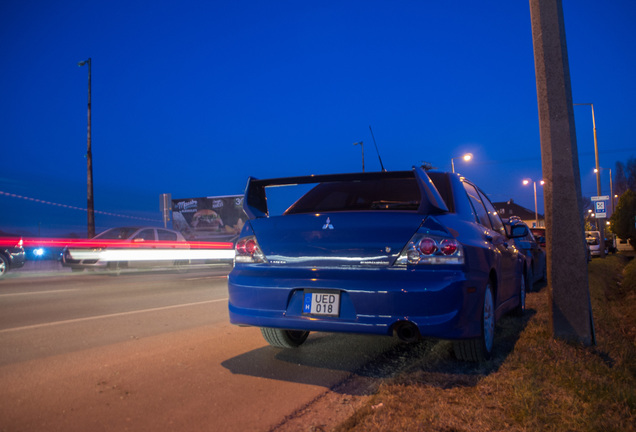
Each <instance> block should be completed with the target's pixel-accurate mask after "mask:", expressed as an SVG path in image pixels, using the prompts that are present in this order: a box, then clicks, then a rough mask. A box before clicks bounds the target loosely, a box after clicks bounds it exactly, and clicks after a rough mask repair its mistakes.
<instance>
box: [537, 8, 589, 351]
mask: <svg viewBox="0 0 636 432" xmlns="http://www.w3.org/2000/svg"><path fill="white" fill-rule="evenodd" d="M530 18H531V21H532V39H533V46H534V62H535V73H536V80H537V102H538V108H539V129H540V136H541V165H542V170H543V178H544V180H545V184H544V203H545V222H546V239H547V242H546V251H547V264H548V289H549V290H550V300H551V307H552V332H553V336H554V337H555V338H557V339H563V340H567V341H570V342H575V343H582V344H584V345H592V344H594V343H595V337H594V322H593V319H592V308H591V304H590V292H589V283H588V277H587V255H586V246H585V237H584V224H583V200H582V195H581V177H580V172H579V163H578V160H579V158H578V150H577V145H576V131H575V127H574V110H573V106H572V89H571V85H570V69H569V64H568V57H567V46H566V40H565V25H564V20H563V5H562V3H561V0H530Z"/></svg>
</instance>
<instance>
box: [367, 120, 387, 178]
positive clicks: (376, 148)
mask: <svg viewBox="0 0 636 432" xmlns="http://www.w3.org/2000/svg"><path fill="white" fill-rule="evenodd" d="M369 130H370V131H371V138H373V144H374V145H375V152H376V153H377V154H378V159H379V160H380V167H381V168H382V171H383V172H386V170H385V169H384V165H382V158H381V157H380V152H379V151H378V145H377V144H376V142H375V137H374V136H373V129H371V126H369Z"/></svg>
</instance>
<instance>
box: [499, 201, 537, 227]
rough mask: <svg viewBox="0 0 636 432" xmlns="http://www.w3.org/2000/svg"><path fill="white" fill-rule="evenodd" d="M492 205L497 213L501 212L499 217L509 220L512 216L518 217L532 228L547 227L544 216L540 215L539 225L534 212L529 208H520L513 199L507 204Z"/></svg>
mask: <svg viewBox="0 0 636 432" xmlns="http://www.w3.org/2000/svg"><path fill="white" fill-rule="evenodd" d="M492 205H493V206H495V208H496V209H497V212H499V215H500V216H501V217H502V218H503V219H509V218H510V217H512V216H517V217H519V218H520V219H521V220H522V221H524V222H525V223H526V224H527V225H528V226H529V227H530V228H538V227H545V218H544V216H543V215H542V214H539V215H538V216H539V220H538V224H537V220H536V219H535V214H534V211H532V210H528V209H527V208H525V207H523V206H520V205H519V204H515V202H514V201H513V200H512V198H511V199H510V200H509V201H506V202H495V203H492Z"/></svg>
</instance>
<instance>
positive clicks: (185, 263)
mask: <svg viewBox="0 0 636 432" xmlns="http://www.w3.org/2000/svg"><path fill="white" fill-rule="evenodd" d="M173 265H174V268H175V269H176V270H177V273H185V272H187V271H188V269H189V265H190V261H189V260H180V261H175V262H174V263H173Z"/></svg>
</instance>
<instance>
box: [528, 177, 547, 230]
mask: <svg viewBox="0 0 636 432" xmlns="http://www.w3.org/2000/svg"><path fill="white" fill-rule="evenodd" d="M530 182H532V183H533V184H534V219H535V221H534V224H535V227H538V226H539V210H538V208H537V182H536V181H534V180H531V179H524V180H523V185H524V186H527V185H529V184H530ZM539 184H540V185H541V186H543V185H544V184H545V181H543V180H539Z"/></svg>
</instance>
